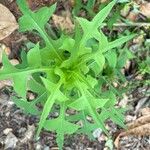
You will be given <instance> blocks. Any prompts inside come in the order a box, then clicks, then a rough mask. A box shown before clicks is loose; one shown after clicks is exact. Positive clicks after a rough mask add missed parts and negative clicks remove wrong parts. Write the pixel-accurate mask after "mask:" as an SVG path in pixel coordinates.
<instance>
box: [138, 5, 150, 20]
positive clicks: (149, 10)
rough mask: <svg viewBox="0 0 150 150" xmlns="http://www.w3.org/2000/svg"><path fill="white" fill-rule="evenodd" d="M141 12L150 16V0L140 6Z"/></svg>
mask: <svg viewBox="0 0 150 150" xmlns="http://www.w3.org/2000/svg"><path fill="white" fill-rule="evenodd" d="M140 11H141V14H142V15H144V16H146V17H147V18H150V2H145V3H144V4H142V5H141V7H140Z"/></svg>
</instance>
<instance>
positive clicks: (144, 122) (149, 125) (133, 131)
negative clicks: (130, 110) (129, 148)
mask: <svg viewBox="0 0 150 150" xmlns="http://www.w3.org/2000/svg"><path fill="white" fill-rule="evenodd" d="M127 127H128V129H127V131H124V132H121V133H120V134H119V135H118V137H117V138H116V139H115V142H114V144H115V146H116V148H117V149H120V138H121V137H124V136H128V135H135V136H149V135H150V114H149V115H145V116H142V117H140V118H139V119H137V120H135V121H133V122H132V123H129V124H127Z"/></svg>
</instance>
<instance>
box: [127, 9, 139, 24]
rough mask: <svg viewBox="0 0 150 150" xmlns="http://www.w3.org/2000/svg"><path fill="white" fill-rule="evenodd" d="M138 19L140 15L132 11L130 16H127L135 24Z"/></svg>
mask: <svg viewBox="0 0 150 150" xmlns="http://www.w3.org/2000/svg"><path fill="white" fill-rule="evenodd" d="M137 18H138V13H135V12H133V11H131V12H130V13H129V15H128V16H127V19H129V20H130V21H133V22H134V21H136V20H137Z"/></svg>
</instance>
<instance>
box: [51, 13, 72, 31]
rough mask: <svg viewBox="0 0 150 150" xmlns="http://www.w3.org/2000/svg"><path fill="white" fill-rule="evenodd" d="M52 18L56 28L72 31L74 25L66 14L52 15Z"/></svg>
mask: <svg viewBox="0 0 150 150" xmlns="http://www.w3.org/2000/svg"><path fill="white" fill-rule="evenodd" d="M52 19H53V21H54V24H55V26H56V27H57V28H61V29H62V30H65V31H67V32H72V30H73V28H74V25H73V23H72V21H71V20H70V18H69V17H68V16H66V17H62V16H58V15H53V17H52Z"/></svg>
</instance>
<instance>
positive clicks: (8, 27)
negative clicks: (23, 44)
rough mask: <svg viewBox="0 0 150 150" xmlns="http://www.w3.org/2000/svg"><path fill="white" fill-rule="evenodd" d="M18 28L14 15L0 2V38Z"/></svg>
mask: <svg viewBox="0 0 150 150" xmlns="http://www.w3.org/2000/svg"><path fill="white" fill-rule="evenodd" d="M17 28H18V24H17V22H16V19H15V17H14V16H13V14H12V13H11V12H10V11H9V9H8V8H6V7H5V6H3V5H2V4H0V40H3V39H4V38H5V37H7V36H9V35H10V34H11V33H12V32H13V31H14V30H16V29H17Z"/></svg>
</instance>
